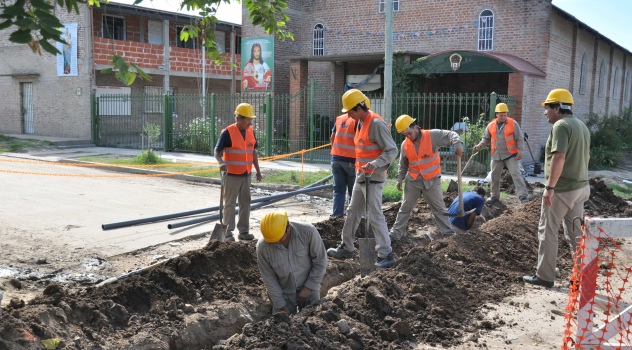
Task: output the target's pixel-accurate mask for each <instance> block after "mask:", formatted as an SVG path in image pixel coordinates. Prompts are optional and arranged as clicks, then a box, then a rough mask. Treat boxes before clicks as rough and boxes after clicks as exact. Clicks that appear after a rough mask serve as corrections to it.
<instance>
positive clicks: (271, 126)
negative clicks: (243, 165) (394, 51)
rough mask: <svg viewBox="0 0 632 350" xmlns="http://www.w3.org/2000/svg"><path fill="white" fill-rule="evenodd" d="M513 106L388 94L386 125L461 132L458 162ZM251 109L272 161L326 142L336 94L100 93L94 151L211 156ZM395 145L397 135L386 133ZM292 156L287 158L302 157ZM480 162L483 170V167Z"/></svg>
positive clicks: (378, 105) (374, 102)
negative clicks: (407, 121) (404, 122)
mask: <svg viewBox="0 0 632 350" xmlns="http://www.w3.org/2000/svg"><path fill="white" fill-rule="evenodd" d="M369 97H370V98H371V109H372V110H374V111H376V112H377V113H379V114H382V112H383V105H384V103H383V101H384V100H383V97H382V96H381V95H371V94H369ZM514 101H515V100H514V99H513V98H512V97H510V96H500V95H496V94H495V93H492V94H478V93H477V94H468V93H458V94H457V93H428V94H393V103H392V106H393V107H392V114H391V115H392V116H393V117H392V119H393V120H395V119H396V118H397V116H399V115H401V114H408V115H410V116H412V117H413V118H416V119H417V123H418V124H419V125H420V126H421V127H422V128H427V129H452V130H456V131H458V132H459V133H461V137H462V139H463V140H464V142H465V145H466V149H465V151H466V153H465V156H464V159H465V160H467V159H468V158H469V157H470V156H471V154H472V147H473V145H475V144H476V143H478V142H479V141H480V139H481V137H482V131H484V127H485V126H486V125H487V122H488V121H489V120H491V118H493V114H494V113H493V108H490V106H495V104H496V102H505V103H507V104H508V106H509V110H510V112H511V111H512V110H513V108H514V103H515V102H514ZM242 102H246V103H250V104H251V105H252V106H253V107H254V108H255V114H256V116H257V118H256V119H255V120H254V121H253V129H254V131H255V135H256V137H257V142H258V146H259V147H258V154H259V155H260V156H275V155H283V154H289V153H295V152H300V151H301V150H308V149H313V148H316V147H318V146H322V145H326V144H328V143H329V137H330V134H331V129H332V127H333V125H334V121H335V118H336V117H337V116H338V115H340V114H341V112H340V110H341V108H342V106H341V100H340V95H339V94H336V93H334V92H331V91H328V90H326V89H323V88H321V87H318V86H317V85H316V84H315V83H314V82H313V81H310V83H309V84H308V85H307V86H306V87H305V88H304V89H302V90H301V91H299V92H297V93H294V94H276V95H272V94H266V93H242V94H236V95H220V94H210V95H206V96H203V95H146V94H139V95H101V96H93V97H92V130H93V141H94V143H95V144H96V145H98V146H105V147H124V148H136V149H144V148H153V149H160V150H164V151H177V152H193V153H203V154H213V150H214V147H215V143H216V142H217V138H218V136H219V133H220V131H221V130H222V129H223V128H225V127H226V126H228V125H230V124H232V123H234V115H233V111H234V110H235V107H236V105H237V104H239V103H242ZM149 124H154V125H155V126H157V127H158V129H159V130H160V137H159V138H156V139H149V140H148V138H147V133H146V132H143V130H144V128H145V126H146V125H149ZM391 130H392V133H393V137H394V139H395V141H396V142H397V143H398V145H399V144H400V143H401V141H402V136H401V134H399V133H397V132H396V131H395V128H392V129H391ZM329 150H330V148H328V147H326V148H322V149H318V150H315V151H310V152H307V153H306V154H305V155H304V157H305V158H304V159H305V160H306V161H308V162H329V158H330V156H329ZM451 151H452V150H451V149H449V148H445V149H442V150H441V154H442V157H443V158H444V164H443V167H444V173H454V172H455V165H454V164H455V163H454V160H453V158H452V155H451ZM487 153H488V152H481V154H480V155H478V156H477V158H476V159H475V163H478V164H479V166H478V167H477V168H478V169H480V171H478V172H479V173H480V172H486V171H487V169H488V162H489V157H488V155H487ZM301 157H302V155H301V154H300V153H296V154H294V155H292V156H291V157H289V159H301ZM480 164H483V168H481V166H480Z"/></svg>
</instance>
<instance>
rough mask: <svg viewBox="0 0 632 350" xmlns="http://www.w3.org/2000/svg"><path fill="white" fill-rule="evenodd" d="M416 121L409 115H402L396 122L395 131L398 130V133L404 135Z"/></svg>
mask: <svg viewBox="0 0 632 350" xmlns="http://www.w3.org/2000/svg"><path fill="white" fill-rule="evenodd" d="M415 120H417V119H413V118H411V117H410V116H409V115H408V114H402V115H400V116H399V118H397V120H396V121H395V129H397V132H399V133H402V132H404V131H406V129H408V128H409V127H410V124H412V123H414V122H415Z"/></svg>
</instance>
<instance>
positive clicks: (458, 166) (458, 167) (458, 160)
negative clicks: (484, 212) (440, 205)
mask: <svg viewBox="0 0 632 350" xmlns="http://www.w3.org/2000/svg"><path fill="white" fill-rule="evenodd" d="M472 157H473V156H472ZM470 159H471V158H470ZM456 173H457V176H458V177H457V181H458V183H457V186H458V191H459V212H458V213H456V214H451V213H445V215H447V216H455V217H461V216H466V215H469V214H471V213H473V212H474V211H475V210H476V208H474V209H472V210H468V211H467V212H466V211H465V209H463V188H462V177H461V156H460V155H458V154H457V155H456Z"/></svg>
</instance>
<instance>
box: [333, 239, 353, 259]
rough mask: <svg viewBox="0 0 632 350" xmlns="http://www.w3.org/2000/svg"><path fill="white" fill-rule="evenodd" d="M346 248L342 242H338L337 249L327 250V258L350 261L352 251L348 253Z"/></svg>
mask: <svg viewBox="0 0 632 350" xmlns="http://www.w3.org/2000/svg"><path fill="white" fill-rule="evenodd" d="M345 248H346V246H345V244H344V242H340V245H339V246H338V248H329V249H327V256H330V257H332V258H338V259H351V258H353V251H348V250H347V249H345Z"/></svg>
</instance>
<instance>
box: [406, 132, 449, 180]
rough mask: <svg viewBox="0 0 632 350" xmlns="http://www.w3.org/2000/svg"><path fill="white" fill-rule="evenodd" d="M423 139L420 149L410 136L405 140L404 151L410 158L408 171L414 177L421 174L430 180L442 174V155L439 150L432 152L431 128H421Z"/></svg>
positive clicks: (420, 142)
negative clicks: (416, 147)
mask: <svg viewBox="0 0 632 350" xmlns="http://www.w3.org/2000/svg"><path fill="white" fill-rule="evenodd" d="M420 131H421V140H420V141H419V149H415V144H414V143H413V141H411V140H410V139H409V138H406V140H405V141H404V152H405V153H406V158H408V173H409V174H410V176H411V177H412V178H413V179H416V178H417V177H419V175H421V177H423V178H424V180H430V179H432V178H434V177H435V176H437V175H439V174H441V157H440V156H439V152H434V153H433V152H432V139H431V138H430V130H420Z"/></svg>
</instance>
